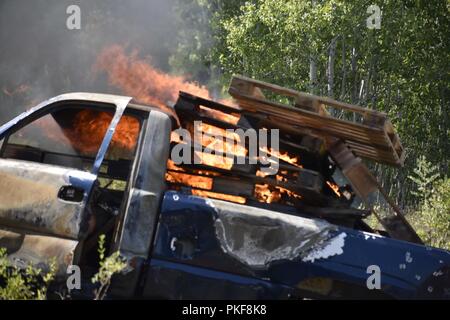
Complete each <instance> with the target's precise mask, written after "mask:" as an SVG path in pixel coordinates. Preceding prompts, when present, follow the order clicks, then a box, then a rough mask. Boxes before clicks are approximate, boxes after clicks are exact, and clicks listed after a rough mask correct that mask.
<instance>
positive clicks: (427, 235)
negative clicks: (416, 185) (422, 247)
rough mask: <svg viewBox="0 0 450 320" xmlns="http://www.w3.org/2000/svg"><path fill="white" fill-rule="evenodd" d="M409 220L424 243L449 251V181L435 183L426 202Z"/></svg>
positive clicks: (443, 180) (442, 180)
mask: <svg viewBox="0 0 450 320" xmlns="http://www.w3.org/2000/svg"><path fill="white" fill-rule="evenodd" d="M410 218H411V221H412V223H413V225H414V226H415V228H416V229H417V231H418V234H419V236H420V237H421V238H422V239H423V240H424V241H425V243H427V244H428V245H430V246H433V247H438V248H443V249H447V250H450V179H448V178H447V179H441V180H437V181H435V182H434V184H433V185H432V188H431V193H430V195H429V198H428V199H427V201H426V202H424V204H423V205H422V206H421V207H420V210H417V211H416V212H414V213H413V214H412V215H411V216H410Z"/></svg>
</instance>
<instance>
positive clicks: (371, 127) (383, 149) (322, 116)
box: [229, 76, 404, 166]
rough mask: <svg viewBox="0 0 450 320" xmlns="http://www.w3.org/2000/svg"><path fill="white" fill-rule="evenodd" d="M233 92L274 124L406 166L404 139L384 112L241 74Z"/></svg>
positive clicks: (240, 101) (243, 105)
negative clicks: (342, 114)
mask: <svg viewBox="0 0 450 320" xmlns="http://www.w3.org/2000/svg"><path fill="white" fill-rule="evenodd" d="M255 88H259V89H263V90H268V91H270V92H272V93H275V94H281V95H284V96H287V97H291V98H294V100H295V104H296V105H297V107H295V106H289V105H285V104H281V103H279V102H275V101H269V100H267V99H266V98H265V97H264V95H262V94H261V92H258V93H257V94H255V93H254V92H256V89H255ZM260 91H261V90H260ZM229 93H230V94H231V95H232V96H233V97H234V98H235V99H236V100H237V102H238V104H239V106H240V107H241V108H242V109H244V110H245V111H246V112H249V111H250V112H254V113H255V114H259V115H261V114H262V115H264V114H266V118H267V119H269V120H270V121H273V122H274V123H278V124H280V123H283V124H284V125H285V126H286V125H288V126H289V125H290V126H297V127H301V128H304V129H306V130H311V131H312V132H314V133H316V134H319V135H320V134H321V135H322V136H330V137H336V138H340V139H343V140H345V141H346V142H347V143H348V144H349V146H350V147H352V150H353V151H354V152H355V153H356V154H357V155H359V156H361V157H364V158H368V159H372V160H375V161H379V162H383V163H387V164H390V165H396V166H402V165H403V159H404V150H403V147H402V145H401V143H400V139H399V138H398V135H397V134H396V133H395V131H394V129H393V126H392V124H391V122H390V121H389V119H387V115H386V114H385V113H383V112H378V111H375V110H370V109H366V108H362V107H359V106H354V105H350V104H347V103H342V102H339V101H335V100H333V99H329V98H325V97H318V96H314V95H310V94H306V93H302V92H297V91H295V90H291V89H287V88H283V87H280V86H277V85H273V84H268V83H264V82H261V81H257V80H253V79H249V78H245V77H241V76H236V77H234V78H233V80H232V82H231V85H230V88H229ZM327 106H331V107H334V108H337V109H341V110H345V111H350V112H355V113H358V114H360V115H362V118H363V121H362V123H357V122H352V121H349V120H342V119H338V118H336V117H333V116H331V115H330V114H329V113H328V111H327V110H326V107H327Z"/></svg>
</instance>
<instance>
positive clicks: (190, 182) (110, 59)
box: [95, 45, 302, 203]
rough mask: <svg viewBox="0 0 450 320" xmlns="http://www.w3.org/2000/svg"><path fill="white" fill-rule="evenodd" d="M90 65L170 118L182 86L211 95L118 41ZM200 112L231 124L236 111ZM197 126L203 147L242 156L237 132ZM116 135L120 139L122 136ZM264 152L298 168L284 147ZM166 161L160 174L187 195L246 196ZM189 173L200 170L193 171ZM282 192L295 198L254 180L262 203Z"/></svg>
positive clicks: (226, 164) (212, 159)
mask: <svg viewBox="0 0 450 320" xmlns="http://www.w3.org/2000/svg"><path fill="white" fill-rule="evenodd" d="M95 70H97V71H104V72H106V74H107V75H108V79H109V82H110V84H111V85H113V86H115V87H118V88H120V89H121V90H122V92H123V93H124V94H127V95H130V96H132V97H134V98H135V99H136V100H137V101H140V102H142V103H145V104H150V105H154V106H157V107H159V108H161V109H162V110H164V111H166V112H169V113H171V114H173V115H174V116H175V118H176V119H178V118H177V116H176V114H175V112H174V110H173V109H171V108H170V107H168V106H167V104H169V103H174V102H175V101H176V100H177V97H178V94H179V91H185V92H188V93H191V94H193V95H197V96H200V97H203V98H205V99H211V97H210V95H209V92H208V90H207V88H206V87H204V86H200V85H198V84H195V83H192V82H190V81H187V80H186V78H184V77H182V76H174V75H168V74H165V73H163V72H162V71H160V70H158V69H156V68H155V67H154V66H152V65H151V61H150V60H148V59H140V58H139V57H138V52H137V51H136V50H134V51H132V52H131V54H129V55H127V54H126V53H125V50H124V48H123V47H121V46H118V45H115V46H111V47H107V48H105V49H104V50H103V51H102V52H101V53H100V54H99V56H98V58H97V63H96V65H95ZM220 102H221V103H224V104H228V105H230V102H229V101H227V100H222V101H220ZM200 112H201V113H204V114H206V115H208V116H209V117H213V118H215V119H218V120H222V121H224V122H228V123H232V124H237V122H238V120H239V116H237V115H229V114H225V113H223V112H220V111H218V110H213V109H210V108H207V107H203V106H202V107H201V110H200ZM178 121H179V120H178ZM179 122H180V121H179ZM184 126H185V127H186V128H187V129H188V130H189V131H192V132H191V133H192V135H191V136H193V131H194V128H193V124H191V123H187V124H184ZM197 130H199V131H201V132H202V139H201V142H200V143H201V145H202V146H203V147H208V148H211V149H214V150H215V151H218V152H222V153H226V152H227V151H228V152H231V153H232V154H233V155H234V156H246V155H247V150H246V149H245V148H244V147H243V146H241V145H240V143H239V142H240V141H239V136H237V135H231V136H230V133H228V132H226V130H224V129H221V128H218V127H215V126H212V125H208V124H205V123H202V124H201V127H200V128H197ZM226 137H228V138H229V139H230V141H234V142H233V143H231V142H229V141H227V140H226V139H225V138H226ZM119 140H120V141H122V139H119ZM171 141H172V142H177V143H179V142H180V138H179V137H178V136H177V135H176V134H175V133H172V136H171ZM266 152H269V153H270V154H271V155H273V156H276V157H278V158H279V159H282V160H284V161H286V162H288V163H290V164H292V165H294V166H296V167H299V168H301V167H302V166H301V165H300V164H299V159H298V157H296V156H294V157H292V156H290V155H289V154H288V153H287V152H277V151H276V150H272V149H269V150H266ZM195 154H196V156H197V157H199V158H200V159H201V161H202V163H203V164H206V165H209V166H212V167H216V168H220V169H225V170H231V169H232V165H233V160H234V159H233V158H226V157H224V156H220V155H209V154H206V153H202V152H199V151H195ZM167 165H168V169H169V171H168V172H167V174H166V180H167V181H168V182H170V183H173V184H175V185H178V184H181V185H187V186H190V187H192V188H193V189H192V193H193V194H196V195H201V196H206V197H212V198H219V199H224V200H228V201H233V202H238V203H245V201H246V199H245V198H242V197H237V196H231V195H227V194H219V193H214V192H212V191H211V190H212V187H213V175H214V174H211V173H209V174H206V173H204V175H210V176H211V177H209V176H208V177H205V176H199V175H195V174H188V173H186V172H185V171H184V170H183V169H182V168H179V167H177V166H175V165H174V164H173V162H171V161H170V160H169V162H168V164H167ZM195 173H196V174H201V173H200V171H198V170H196V172H195ZM275 178H276V179H277V180H278V181H285V179H286V178H284V177H283V176H281V175H277V176H276V177H275ZM283 195H287V196H290V197H295V198H300V195H298V194H296V193H294V192H292V191H290V190H287V189H285V188H282V187H271V186H269V185H267V184H256V185H255V189H254V196H255V197H256V198H257V199H258V200H259V201H262V202H267V203H271V202H277V201H280V199H281V198H282V196H283Z"/></svg>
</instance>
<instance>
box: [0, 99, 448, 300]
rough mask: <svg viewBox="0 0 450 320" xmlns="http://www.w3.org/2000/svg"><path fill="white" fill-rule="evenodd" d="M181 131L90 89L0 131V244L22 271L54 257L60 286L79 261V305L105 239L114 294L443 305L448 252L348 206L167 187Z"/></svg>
mask: <svg viewBox="0 0 450 320" xmlns="http://www.w3.org/2000/svg"><path fill="white" fill-rule="evenodd" d="M178 126H179V122H178V121H177V120H176V119H175V118H174V117H173V115H171V114H170V113H167V112H163V111H161V110H160V109H158V108H154V107H150V106H145V105H140V104H137V103H134V102H133V101H132V98H131V97H124V96H116V95H106V94H94V93H69V94H63V95H60V96H57V97H55V98H51V99H49V100H47V101H44V102H43V103H41V104H39V105H38V106H36V107H34V108H32V109H30V110H29V111H27V112H25V113H23V114H21V115H19V116H17V117H16V118H14V119H12V120H11V121H9V122H7V123H6V124H4V125H3V126H1V127H0V247H6V248H7V250H8V256H9V258H10V259H11V260H12V261H14V263H16V264H17V265H19V266H25V265H26V264H27V263H29V262H33V263H35V264H36V265H38V266H42V267H43V268H45V266H46V263H47V262H48V260H49V259H50V258H56V260H57V266H58V268H57V281H60V283H61V284H62V285H65V279H66V277H67V275H68V273H67V268H68V267H69V266H70V265H78V266H79V267H80V270H81V273H82V279H83V282H82V286H81V289H79V290H74V292H73V296H76V297H81V298H89V297H91V295H92V285H91V283H90V281H89V279H90V277H91V276H92V274H94V273H95V272H96V269H97V268H98V265H97V263H98V261H97V242H98V236H99V235H100V234H105V235H106V239H107V241H106V246H107V250H108V251H109V252H114V251H117V250H118V251H119V252H120V254H121V256H122V257H123V258H124V259H126V261H127V265H128V266H127V268H126V269H125V270H124V271H123V272H122V273H121V274H120V275H117V276H116V277H114V278H113V282H112V284H111V287H110V290H109V292H108V297H110V298H117V299H130V298H131V299H134V298H145V299H352V298H355V299H360V298H364V299H450V252H448V251H445V250H441V249H437V248H431V247H427V246H424V245H421V244H416V243H412V242H407V241H403V240H398V239H394V238H393V237H390V236H389V234H387V233H383V232H381V233H380V232H377V231H376V230H373V229H371V228H370V227H369V226H368V225H366V224H364V223H363V222H362V219H360V218H361V217H360V216H357V217H355V214H354V212H358V211H357V210H354V211H351V210H350V211H351V212H350V211H349V209H346V210H347V211H345V210H344V209H343V208H342V206H341V207H339V206H336V212H337V213H339V212H343V213H342V214H343V215H345V216H346V217H347V218H346V219H339V217H336V215H333V212H330V210H325V211H326V212H325V211H324V210H322V211H323V212H324V213H323V214H322V215H314V214H311V212H313V213H314V208H313V209H311V204H310V205H309V206H304V207H302V206H299V207H295V206H290V205H287V204H276V203H273V204H271V203H268V202H265V203H263V202H258V201H253V202H252V201H248V202H245V203H236V201H228V200H227V199H226V198H221V199H217V198H214V197H212V196H211V197H210V196H204V195H202V194H201V193H199V192H197V193H193V192H192V190H191V189H190V188H188V187H183V186H178V185H176V184H174V183H173V181H168V179H167V172H168V166H167V163H168V160H169V157H170V150H171V146H172V145H171V134H172V133H173V131H174V130H175V129H176V128H177V127H178ZM327 168H328V169H327V170H331V169H330V168H331V166H328V167H327ZM332 170H338V168H332ZM238 182H239V181H237V182H236V183H238ZM324 183H325V182H324ZM236 189H239V188H236ZM234 191H235V192H234V195H235V196H236V195H239V194H240V192H241V190H234ZM299 192H301V190H300V191H299ZM329 193H330V195H329V196H328V197H329V198H331V197H333V196H334V195H333V192H332V190H331V191H329ZM219 198H220V197H219ZM347 200H348V199H347ZM347 200H345V201H347ZM315 201H316V200H315ZM333 201H335V202H336V201H338V200H333ZM339 201H340V200H339ZM345 201H344V202H345ZM302 208H303V209H304V210H303V209H302ZM322 211H321V210H320V209H317V212H322ZM331 211H333V210H331ZM349 212H350V213H349ZM337 215H339V214H337ZM348 217H351V218H348ZM342 221H346V223H343V222H342ZM348 221H351V222H352V223H349V222H348ZM374 279H375V280H374ZM377 282H378V285H377Z"/></svg>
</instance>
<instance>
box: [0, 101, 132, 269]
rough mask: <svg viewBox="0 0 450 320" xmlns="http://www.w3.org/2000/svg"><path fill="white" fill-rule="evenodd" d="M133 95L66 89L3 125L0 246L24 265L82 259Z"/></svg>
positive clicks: (0, 133)
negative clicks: (96, 195)
mask: <svg viewBox="0 0 450 320" xmlns="http://www.w3.org/2000/svg"><path fill="white" fill-rule="evenodd" d="M130 99H131V98H129V97H118V96H110V95H96V94H67V95H62V96H59V97H56V98H53V99H50V100H48V101H46V102H44V103H42V104H40V105H38V106H37V107H35V108H33V109H31V110H30V111H29V112H26V113H24V114H22V115H20V116H18V117H17V118H15V119H13V120H12V121H10V122H8V123H7V124H5V125H4V126H2V127H0V147H1V148H0V247H6V249H7V252H8V255H9V257H10V259H12V260H13V261H14V262H15V263H16V264H18V265H19V266H25V265H26V264H28V263H29V262H33V263H35V264H37V265H38V266H40V267H43V268H44V269H45V267H46V265H47V263H48V262H49V259H51V258H56V260H57V267H58V269H57V273H58V275H62V274H65V273H66V270H67V266H68V265H70V264H74V263H76V261H74V254H73V253H74V250H75V247H76V246H77V244H78V242H79V241H80V240H82V239H83V238H85V237H86V235H87V233H88V232H89V212H88V211H89V210H86V209H87V208H86V207H87V203H88V201H89V198H90V195H91V192H92V190H93V187H94V184H95V183H96V181H97V176H98V173H99V170H100V165H101V163H102V161H103V157H104V154H105V150H106V149H107V147H108V145H109V143H110V141H111V138H112V134H113V132H114V128H115V126H116V124H117V122H118V121H119V119H120V117H121V115H122V113H123V110H124V109H125V107H126V105H127V104H128V102H129V101H130Z"/></svg>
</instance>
